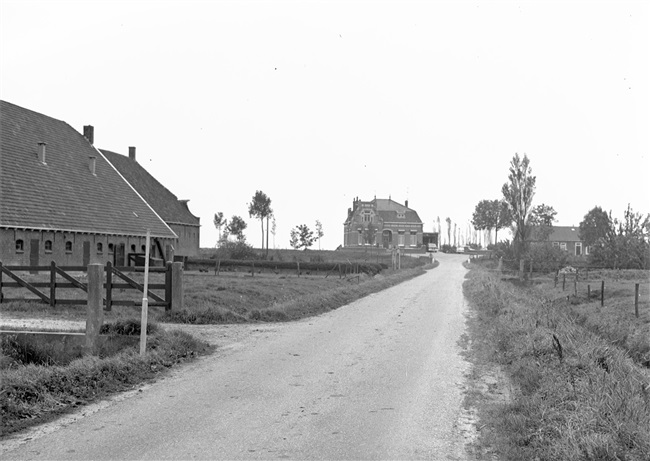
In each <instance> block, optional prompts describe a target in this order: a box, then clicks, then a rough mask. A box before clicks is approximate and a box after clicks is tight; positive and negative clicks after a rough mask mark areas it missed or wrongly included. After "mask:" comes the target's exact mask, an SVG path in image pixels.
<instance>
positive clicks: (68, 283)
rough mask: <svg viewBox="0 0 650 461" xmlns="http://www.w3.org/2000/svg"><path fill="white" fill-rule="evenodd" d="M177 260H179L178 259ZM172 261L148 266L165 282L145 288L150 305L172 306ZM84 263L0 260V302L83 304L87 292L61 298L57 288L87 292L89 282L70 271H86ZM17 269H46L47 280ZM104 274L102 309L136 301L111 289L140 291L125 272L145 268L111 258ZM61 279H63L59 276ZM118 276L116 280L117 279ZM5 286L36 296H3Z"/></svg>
mask: <svg viewBox="0 0 650 461" xmlns="http://www.w3.org/2000/svg"><path fill="white" fill-rule="evenodd" d="M177 264H180V263H177ZM172 267H173V265H172V263H171V262H169V263H167V265H166V266H165V267H150V268H149V272H151V273H162V274H164V283H150V284H149V285H148V290H147V298H151V300H152V301H151V302H149V306H164V307H165V310H170V309H171V304H172V285H173V283H172V279H173V275H172V273H173V270H172ZM87 271H88V269H87V267H85V266H58V265H57V264H56V263H55V262H52V263H51V264H50V265H49V266H4V265H3V264H2V262H0V303H3V302H10V301H25V300H36V301H41V302H43V303H46V304H49V305H50V306H52V307H55V306H56V305H57V304H68V305H74V304H86V303H87V296H86V297H85V298H84V299H78V298H73V299H64V298H61V297H60V295H59V296H58V297H57V290H59V289H76V290H81V291H83V292H85V293H86V294H87V293H88V284H87V283H84V282H83V281H81V280H79V279H78V278H77V277H75V276H74V275H73V274H72V273H73V272H87ZM20 272H29V273H30V274H38V273H41V272H49V280H48V281H30V280H27V279H26V278H25V277H24V276H21V275H19V274H18V273H20ZM104 272H105V275H106V278H105V282H104V285H103V288H104V290H105V298H104V309H105V310H107V311H110V310H111V308H112V306H119V305H121V306H133V305H135V304H136V303H137V301H134V300H128V299H115V298H114V296H113V292H114V291H115V290H116V289H118V290H135V291H139V292H140V293H143V292H144V286H143V285H142V284H141V283H139V282H137V281H136V280H134V279H133V278H132V277H130V276H129V275H127V274H128V273H138V272H144V267H133V266H129V267H115V266H113V265H112V264H111V263H110V262H109V263H107V264H106V266H104ZM4 276H7V277H8V278H9V279H11V280H13V281H5V280H4ZM61 279H63V280H61ZM116 280H117V281H116ZM5 288H12V289H26V290H28V291H29V292H31V293H32V294H34V295H36V296H37V298H9V297H7V296H5ZM42 288H49V290H42ZM152 290H163V291H164V295H162V296H161V295H159V294H156V293H154V292H153V291H152Z"/></svg>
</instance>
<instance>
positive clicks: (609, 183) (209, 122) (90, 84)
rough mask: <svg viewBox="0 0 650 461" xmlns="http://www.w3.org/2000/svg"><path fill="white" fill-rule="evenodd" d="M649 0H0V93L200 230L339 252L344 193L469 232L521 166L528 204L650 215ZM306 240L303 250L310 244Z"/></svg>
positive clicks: (572, 219)
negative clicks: (236, 222) (132, 169)
mask: <svg viewBox="0 0 650 461" xmlns="http://www.w3.org/2000/svg"><path fill="white" fill-rule="evenodd" d="M649 10H650V7H649V3H648V2H645V1H620V0H619V1H600V2H598V1H589V2H588V1H562V2H559V1H558V2H554V1H540V2H533V1H530V2H526V1H516V2H511V1H453V2H446V1H429V2H409V1H383V2H382V1H320V2H318V1H301V2H289V1H274V0H269V1H264V2H262V1H257V2H253V1H235V2H229V1H207V0H206V1H187V0H186V1H182V2H176V1H163V0H156V1H142V0H140V1H137V0H131V1H120V0H111V1H106V2H104V1H92V0H91V1H57V0H48V1H28V0H21V1H13V0H12V1H10V0H0V98H1V99H2V100H5V101H8V102H11V103H13V104H17V105H19V106H22V107H25V108H28V109H31V110H34V111H37V112H40V113H43V114H46V115H48V116H51V117H53V118H56V119H59V120H64V121H66V122H67V123H68V124H70V125H71V126H72V127H74V128H75V129H77V130H78V131H80V132H82V131H83V126H84V125H93V126H94V128H95V146H96V147H99V148H102V149H108V150H112V151H114V152H119V153H122V154H125V155H126V154H128V147H129V146H135V147H136V149H137V159H138V161H139V163H140V164H141V165H142V166H144V167H145V168H146V169H147V171H149V173H151V174H152V175H153V176H154V177H155V178H156V179H158V180H159V181H160V182H161V183H162V184H164V185H165V187H167V188H168V189H169V190H170V191H172V192H173V193H174V194H175V195H176V196H177V197H178V198H179V199H189V208H190V210H191V211H192V212H193V214H195V215H196V216H198V217H200V218H201V225H202V227H201V242H200V244H201V247H214V245H215V244H216V241H217V230H216V229H215V227H214V225H213V223H212V220H213V216H214V214H215V213H216V212H223V213H224V215H225V216H226V217H231V216H233V215H239V216H241V217H243V218H244V219H245V220H246V221H247V223H248V229H247V230H246V236H247V240H248V242H249V243H251V244H253V245H254V246H256V247H259V246H260V245H261V228H260V222H259V220H256V219H254V218H250V217H249V216H248V203H250V201H251V199H252V197H253V195H254V194H255V192H256V191H257V190H261V191H263V192H264V193H266V194H267V195H268V196H269V197H270V198H271V200H272V203H271V206H272V208H273V210H274V214H275V217H276V225H277V227H276V234H275V236H273V235H271V236H270V247H271V248H273V247H277V248H288V247H289V238H290V230H291V229H292V228H294V227H295V226H297V225H299V224H307V225H308V226H309V227H311V228H312V229H313V228H314V225H315V222H316V220H319V221H320V222H321V223H322V225H323V231H324V236H323V238H322V239H321V241H320V247H321V248H324V249H335V248H336V247H337V246H339V245H341V244H342V243H343V222H344V221H345V219H346V217H347V210H348V208H350V207H351V206H352V201H353V200H354V198H356V197H358V198H359V199H361V200H372V199H373V198H375V197H377V198H392V199H393V200H395V201H397V202H401V203H404V202H405V201H406V200H408V202H409V206H410V207H411V208H413V209H415V210H416V211H417V212H418V214H419V216H420V218H421V219H422V220H423V221H424V230H425V231H433V228H434V224H435V222H436V219H437V218H438V217H439V218H440V220H441V221H442V222H443V224H444V220H445V218H447V217H449V218H451V220H452V221H453V222H454V223H458V225H459V226H466V225H467V223H468V222H469V220H470V219H471V216H472V213H473V211H474V207H475V206H476V204H477V203H478V202H479V201H480V200H484V199H490V200H494V199H499V198H501V187H502V185H503V184H504V183H505V182H506V181H507V178H508V168H509V164H510V161H511V159H512V157H513V156H514V155H515V154H516V153H518V154H519V155H524V154H525V155H527V156H528V157H529V159H530V165H531V167H532V171H533V174H534V175H535V176H536V177H537V182H536V194H535V197H534V200H533V204H534V205H539V204H541V203H544V204H546V205H551V206H552V207H553V208H554V209H555V210H556V211H557V216H556V218H557V220H558V221H557V223H556V225H567V226H571V225H576V226H577V225H579V223H580V221H581V220H582V218H583V217H584V215H585V214H586V213H587V212H588V211H589V210H590V209H592V208H593V207H595V206H600V207H602V208H603V209H605V210H608V211H609V210H611V211H612V213H613V215H614V216H615V217H622V215H623V211H624V210H625V208H626V207H627V204H628V203H630V204H631V206H632V208H633V209H634V210H635V211H640V212H643V213H648V212H650V181H648V177H649V172H650V157H649V152H650V91H649V85H650V83H649V82H650V64H649V62H650V32H649V31H650V13H649ZM318 246H319V244H318V243H316V244H315V246H314V247H313V248H318Z"/></svg>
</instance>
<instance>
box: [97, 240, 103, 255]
mask: <svg viewBox="0 0 650 461" xmlns="http://www.w3.org/2000/svg"><path fill="white" fill-rule="evenodd" d="M102 253H104V244H103V243H102V242H97V254H98V255H100V254H102Z"/></svg>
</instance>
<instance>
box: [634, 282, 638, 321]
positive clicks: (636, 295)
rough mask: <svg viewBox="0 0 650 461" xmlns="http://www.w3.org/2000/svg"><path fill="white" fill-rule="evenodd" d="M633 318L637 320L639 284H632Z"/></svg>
mask: <svg viewBox="0 0 650 461" xmlns="http://www.w3.org/2000/svg"><path fill="white" fill-rule="evenodd" d="M634 316H635V317H636V318H637V319H638V318H639V284H638V283H635V284H634Z"/></svg>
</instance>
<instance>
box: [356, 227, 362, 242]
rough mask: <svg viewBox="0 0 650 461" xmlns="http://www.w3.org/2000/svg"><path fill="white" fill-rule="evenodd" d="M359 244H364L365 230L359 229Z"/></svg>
mask: <svg viewBox="0 0 650 461" xmlns="http://www.w3.org/2000/svg"><path fill="white" fill-rule="evenodd" d="M357 245H363V231H362V230H361V229H359V241H358V243H357Z"/></svg>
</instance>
